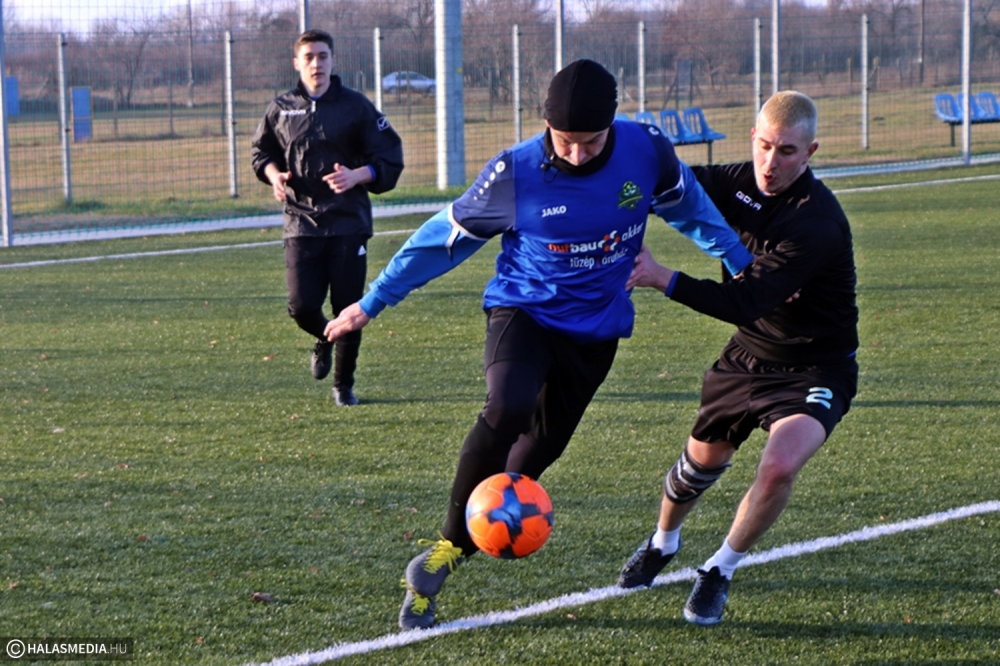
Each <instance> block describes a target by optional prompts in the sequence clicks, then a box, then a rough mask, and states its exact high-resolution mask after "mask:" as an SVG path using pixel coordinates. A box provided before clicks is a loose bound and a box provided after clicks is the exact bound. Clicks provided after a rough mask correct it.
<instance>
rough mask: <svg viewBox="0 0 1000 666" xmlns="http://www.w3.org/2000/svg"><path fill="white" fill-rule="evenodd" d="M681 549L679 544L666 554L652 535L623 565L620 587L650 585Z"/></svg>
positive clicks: (619, 577) (619, 578)
mask: <svg viewBox="0 0 1000 666" xmlns="http://www.w3.org/2000/svg"><path fill="white" fill-rule="evenodd" d="M680 550H681V548H680V544H678V545H677V550H675V551H674V552H672V553H670V554H669V555H664V554H663V553H662V552H660V549H659V548H656V547H654V546H653V537H652V536H650V537H649V539H647V540H646V543H644V544H643V545H641V546H639V549H638V550H636V551H635V552H634V553H632V557H630V558H628V562H626V563H625V566H624V567H622V572H621V575H619V576H618V587H625V588H629V587H639V586H640V585H645V586H646V587H649V586H650V585H652V584H653V579H654V578H656V575H657V574H658V573H660V572H661V571H663V567H665V566H667V565H668V564H670V560H672V559H674V555H676V554H677V553H678V552H680Z"/></svg>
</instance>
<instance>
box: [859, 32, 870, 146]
mask: <svg viewBox="0 0 1000 666" xmlns="http://www.w3.org/2000/svg"><path fill="white" fill-rule="evenodd" d="M868 88H869V85H868V14H862V15H861V147H862V148H864V149H865V150H868Z"/></svg>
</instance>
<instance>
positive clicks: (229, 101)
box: [226, 30, 240, 199]
mask: <svg viewBox="0 0 1000 666" xmlns="http://www.w3.org/2000/svg"><path fill="white" fill-rule="evenodd" d="M235 107H236V104H235V103H234V100H233V33H232V32H230V31H229V30H226V134H227V135H228V137H229V196H231V197H232V198H234V199H235V198H236V197H238V196H240V193H239V190H238V189H237V184H236V110H235Z"/></svg>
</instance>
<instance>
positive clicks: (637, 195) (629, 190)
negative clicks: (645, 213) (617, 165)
mask: <svg viewBox="0 0 1000 666" xmlns="http://www.w3.org/2000/svg"><path fill="white" fill-rule="evenodd" d="M640 201H642V191H641V190H640V189H639V186H638V185H636V184H635V183H633V182H632V181H631V180H629V181H626V182H625V184H624V185H622V189H621V190H620V191H619V192H618V207H619V208H624V209H626V210H635V207H636V206H638V205H639V202H640Z"/></svg>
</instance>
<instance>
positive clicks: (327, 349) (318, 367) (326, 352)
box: [309, 340, 333, 379]
mask: <svg viewBox="0 0 1000 666" xmlns="http://www.w3.org/2000/svg"><path fill="white" fill-rule="evenodd" d="M332 368H333V343H332V342H326V341H324V340H317V341H316V346H315V347H313V354H312V361H311V362H310V363H309V369H310V370H311V371H312V376H313V377H315V378H316V379H325V378H326V376H327V375H328V374H330V370H331V369H332Z"/></svg>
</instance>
